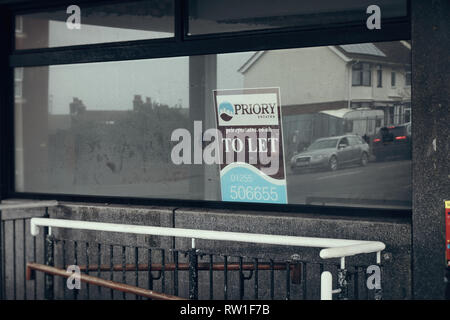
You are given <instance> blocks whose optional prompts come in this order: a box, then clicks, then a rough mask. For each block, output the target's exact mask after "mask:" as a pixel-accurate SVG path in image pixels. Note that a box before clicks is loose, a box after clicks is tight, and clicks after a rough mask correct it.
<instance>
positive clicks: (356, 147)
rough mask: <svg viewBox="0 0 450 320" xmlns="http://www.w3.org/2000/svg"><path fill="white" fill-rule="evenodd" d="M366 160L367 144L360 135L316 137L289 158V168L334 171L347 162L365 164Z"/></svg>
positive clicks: (367, 156) (367, 159) (367, 158)
mask: <svg viewBox="0 0 450 320" xmlns="http://www.w3.org/2000/svg"><path fill="white" fill-rule="evenodd" d="M368 162H369V145H368V144H367V143H366V142H365V141H364V140H363V139H362V138H361V137H360V136H357V135H344V136H339V137H328V138H321V139H317V140H316V141H314V142H313V143H312V144H311V145H310V146H309V147H308V148H306V150H304V151H302V152H300V153H298V154H296V155H294V156H293V157H292V158H291V169H292V171H294V172H298V171H301V170H302V169H312V168H323V169H329V170H332V171H335V170H337V169H338V168H340V167H341V166H344V165H347V164H354V163H359V164H360V165H362V166H365V165H367V163H368Z"/></svg>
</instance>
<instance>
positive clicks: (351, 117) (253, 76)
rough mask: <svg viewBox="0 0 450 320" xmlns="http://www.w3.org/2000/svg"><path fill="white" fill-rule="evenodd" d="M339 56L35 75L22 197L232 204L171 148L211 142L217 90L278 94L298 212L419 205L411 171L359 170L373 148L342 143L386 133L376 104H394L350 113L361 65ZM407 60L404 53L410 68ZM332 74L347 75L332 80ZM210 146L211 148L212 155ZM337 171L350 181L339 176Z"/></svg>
mask: <svg viewBox="0 0 450 320" xmlns="http://www.w3.org/2000/svg"><path fill="white" fill-rule="evenodd" d="M371 45H374V46H376V45H377V43H373V44H371ZM389 45H390V46H397V45H398V46H399V47H400V46H401V43H400V42H397V41H395V42H390V43H389ZM340 49H341V48H340V47H339V46H333V47H330V46H318V47H308V48H291V49H282V50H262V51H250V52H234V53H223V54H221V53H218V54H209V55H191V56H178V57H164V58H153V59H140V60H130V61H114V62H98V63H97V62H96V63H77V64H64V65H50V66H36V67H24V68H23V87H22V95H23V98H24V101H26V103H23V104H22V105H21V106H20V108H19V107H17V108H15V123H16V125H15V126H16V136H15V138H16V141H15V144H16V145H15V146H16V148H15V149H16V154H15V191H16V192H27V193H28V192H30V193H44V194H52V195H58V194H75V195H91V196H92V195H95V196H116V197H125V198H140V199H142V198H144V199H155V198H157V199H169V200H170V199H177V200H206V201H221V200H222V197H221V185H220V175H219V165H218V164H206V163H205V162H204V161H203V160H200V162H198V163H194V156H193V157H192V162H191V163H181V164H179V163H175V162H174V160H173V158H172V151H173V150H174V147H175V146H176V145H177V144H178V142H179V141H172V134H173V132H174V131H175V130H176V129H179V128H184V129H186V130H187V131H188V132H190V137H191V140H189V141H191V143H192V144H191V145H190V146H191V147H190V150H189V151H188V150H187V149H186V150H185V151H186V152H190V151H192V155H194V152H195V150H194V146H193V144H194V141H195V139H197V138H195V137H196V130H198V127H197V129H196V127H195V124H194V122H195V121H201V128H200V129H199V130H201V132H205V131H206V130H207V129H212V128H215V127H216V123H215V121H214V119H215V105H214V102H213V101H214V98H213V90H216V89H220V90H224V89H236V88H241V89H242V90H254V89H255V88H279V90H280V97H281V113H282V122H283V132H282V134H283V138H284V142H285V144H284V147H283V160H284V161H283V163H282V164H281V165H283V166H284V167H285V174H286V181H287V199H288V203H289V204H300V205H301V204H317V203H320V204H325V205H334V206H335V205H339V206H355V205H357V206H363V207H364V206H366V205H370V206H378V207H390V208H392V207H394V208H398V207H399V206H400V207H403V208H404V207H408V206H410V203H411V193H410V190H408V189H407V188H403V187H402V188H398V187H397V186H400V185H401V186H405V185H406V186H408V185H411V174H410V172H411V163H410V161H402V162H392V165H389V166H385V167H383V169H382V170H380V168H379V167H380V166H379V164H377V163H373V162H370V163H369V164H368V165H367V166H364V167H359V165H360V163H361V156H362V153H363V152H366V153H368V154H370V152H371V150H370V149H364V148H366V145H365V144H358V145H357V148H356V147H355V148H349V147H346V148H344V147H343V146H342V147H341V148H340V147H339V145H338V144H337V143H338V141H339V140H340V139H341V138H342V136H345V135H355V136H359V137H365V138H364V139H367V138H368V137H372V136H374V135H375V134H377V132H376V130H378V127H379V126H380V123H379V121H380V119H381V118H383V117H384V112H385V111H383V110H381V109H380V110H376V109H374V108H373V107H372V104H377V105H379V104H380V103H386V100H388V99H390V98H389V97H388V96H386V97H380V101H378V102H377V101H374V102H370V103H369V102H360V103H359V105H358V106H360V107H362V108H359V109H351V108H350V109H349V108H348V102H347V101H346V99H347V97H348V92H349V90H348V89H349V86H351V84H352V83H349V81H350V79H349V77H348V72H349V71H350V70H351V69H350V68H351V64H348V63H347V62H346V61H345V60H344V59H340V58H339V59H337V56H336V50H340ZM348 59H353V57H352V56H351V55H350V54H348ZM383 59H385V60H388V59H390V57H389V56H386V57H383ZM396 59H398V57H396ZM408 59H409V55H406V54H405V61H404V63H405V64H409V63H410V61H409V60H408ZM346 68H348V69H346ZM358 68H359V69H358ZM20 69H21V68H16V70H17V71H16V73H17V74H20V73H21V71H19V70H20ZM330 69H333V70H336V71H334V73H333V77H332V78H330ZM356 70H357V71H358V72H357V74H358V75H360V78H359V79H360V80H361V83H363V84H364V83H369V84H370V65H369V64H367V63H362V64H359V66H357V68H356V69H353V70H352V71H353V72H356ZM365 73H367V75H364V74H365ZM268 75H270V76H268ZM354 80H355V78H353V79H352V80H351V81H352V82H353V81H354ZM367 81H369V82H367ZM324 83H326V85H324ZM17 90H18V89H17ZM16 93H17V94H18V93H19V92H16ZM49 97H51V99H50V98H49ZM358 98H360V99H366V100H369V99H372V97H371V96H367V97H361V96H359V97H358ZM405 98H407V97H405ZM374 122H376V125H375V127H377V128H375V127H374V125H373V123H374ZM291 137H295V139H293V138H291ZM344 138H345V137H344ZM355 139H356V138H355ZM358 139H359V138H358ZM344 140H346V139H344ZM352 140H353V139H351V140H350V141H352ZM208 145H209V142H208V141H203V143H202V145H201V148H206V147H207V146H208ZM202 150H203V149H202ZM350 150H353V151H351V152H350ZM333 156H335V157H336V160H337V162H336V165H337V167H336V168H335V167H333V166H332V165H331V163H334V162H333V161H334V159H335V158H333ZM333 165H334V164H333ZM336 169H337V170H339V169H345V170H346V171H345V172H346V173H345V174H335V173H333V172H332V170H336ZM393 173H395V174H393Z"/></svg>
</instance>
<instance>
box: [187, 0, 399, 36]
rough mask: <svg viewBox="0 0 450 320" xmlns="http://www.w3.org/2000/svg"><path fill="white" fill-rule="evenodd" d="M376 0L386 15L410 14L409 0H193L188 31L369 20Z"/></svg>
mask: <svg viewBox="0 0 450 320" xmlns="http://www.w3.org/2000/svg"><path fill="white" fill-rule="evenodd" d="M372 4H376V5H377V6H379V7H380V10H381V17H382V19H385V18H393V17H404V16H406V15H407V5H406V0H379V1H376V3H374V1H371V0H340V1H336V0H316V1H299V0H281V1H273V0H227V1H223V0H189V32H188V34H190V35H197V34H208V33H222V32H233V31H248V30H260V29H273V28H282V27H304V26H312V27H314V26H324V25H328V24H335V23H350V22H356V23H365V22H366V19H367V18H368V17H369V15H368V14H367V13H366V10H367V7H368V6H370V5H372ZM236 8H239V9H238V10H236Z"/></svg>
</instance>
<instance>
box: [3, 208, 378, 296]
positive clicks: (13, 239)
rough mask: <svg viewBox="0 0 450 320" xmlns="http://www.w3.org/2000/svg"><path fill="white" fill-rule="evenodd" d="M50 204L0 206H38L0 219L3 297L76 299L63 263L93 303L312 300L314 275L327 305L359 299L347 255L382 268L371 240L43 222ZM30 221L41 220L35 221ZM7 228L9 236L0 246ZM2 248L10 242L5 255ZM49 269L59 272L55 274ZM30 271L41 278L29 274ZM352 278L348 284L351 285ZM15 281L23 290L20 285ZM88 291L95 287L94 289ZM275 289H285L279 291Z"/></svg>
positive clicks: (358, 270)
mask: <svg viewBox="0 0 450 320" xmlns="http://www.w3.org/2000/svg"><path fill="white" fill-rule="evenodd" d="M57 205H58V204H57V202H38V203H26V204H11V205H9V204H8V205H0V218H2V210H10V209H23V208H27V209H30V208H45V213H43V214H42V213H41V214H36V213H35V214H33V215H30V214H27V213H24V212H17V214H15V215H13V214H11V212H8V213H9V214H7V215H6V216H3V219H0V253H1V254H0V258H1V261H0V262H1V263H0V268H1V269H0V271H1V272H0V286H1V290H0V294H1V298H2V299H6V298H10V299H17V298H19V299H20V298H23V299H29V298H34V299H36V298H37V297H40V296H43V297H44V298H46V299H54V298H61V299H67V298H69V299H70V298H73V299H78V298H80V296H79V295H80V292H81V291H80V290H76V289H75V290H72V296H68V294H67V289H66V286H67V283H66V278H68V277H70V275H71V273H68V272H67V271H66V268H67V267H68V266H69V265H77V266H79V269H80V271H81V272H82V275H81V277H80V280H81V282H82V283H83V285H84V288H85V289H87V290H83V295H84V296H83V297H81V298H83V299H90V298H95V297H97V298H98V297H107V298H110V299H115V298H122V299H126V298H130V294H134V295H135V297H136V299H138V298H142V297H146V298H149V299H179V298H180V297H182V296H184V297H186V298H189V299H199V298H200V299H214V298H220V299H261V298H262V299H291V298H294V299H298V298H301V299H308V296H309V297H311V296H316V297H317V295H316V294H315V293H314V292H309V290H311V289H312V290H311V291H315V288H316V287H317V286H315V287H314V286H310V283H311V280H312V279H317V277H316V276H315V274H316V273H318V274H319V275H320V276H319V279H321V280H322V281H321V285H320V287H321V292H320V297H321V298H322V299H331V298H332V296H333V294H336V293H337V294H338V298H339V299H348V298H354V299H361V298H363V296H364V295H363V290H364V287H365V286H364V285H365V283H364V285H363V286H361V283H360V280H362V279H363V277H361V275H365V274H366V273H365V268H366V267H367V266H363V265H358V266H346V257H349V256H352V255H358V254H363V253H376V263H377V264H378V265H380V267H381V255H380V252H381V251H382V250H383V249H384V248H385V245H384V244H383V243H381V242H378V241H359V240H344V239H329V238H313V237H293V236H284V235H263V234H253V233H237V232H223V231H210V230H197V229H181V228H163V227H151V226H138V225H123V224H113V223H103V222H87V221H78V220H62V219H50V218H48V208H49V207H54V206H57ZM36 215H37V216H41V217H38V218H37V217H36ZM42 216H43V218H42ZM6 224H8V228H7V230H9V236H8V239H7V240H8V241H6V242H5V232H4V231H5V225H6ZM28 227H29V229H28ZM40 227H43V229H44V232H43V233H41V234H40V235H39V229H40ZM55 228H58V229H59V228H62V229H72V230H85V231H87V230H92V231H94V230H95V231H103V232H114V233H122V234H142V235H152V236H154V235H158V236H167V237H179V238H188V239H191V241H190V246H189V247H190V249H186V250H179V249H164V248H155V247H148V246H135V245H131V246H130V245H123V244H117V243H116V244H111V243H99V242H95V243H92V242H89V241H84V240H74V238H70V239H57V238H56V237H55V232H52V230H53V229H55ZM28 230H31V234H32V236H33V237H27V234H28V232H27V231H28ZM2 231H3V232H2ZM16 231H20V232H16ZM20 233H21V234H20ZM198 239H205V240H219V241H237V242H244V243H257V244H270V245H282V246H288V247H293V246H295V247H309V248H322V250H320V258H321V259H331V258H339V259H340V264H339V263H336V262H333V261H330V262H327V261H328V260H324V261H319V262H313V261H306V260H302V259H300V258H299V257H296V256H291V257H290V258H289V259H285V260H283V261H281V260H275V259H273V258H270V257H269V258H267V259H266V258H261V257H245V256H239V255H235V256H233V255H227V254H223V253H222V254H218V253H216V252H206V251H204V250H201V249H199V248H197V247H196V240H198ZM197 242H198V241H197ZM5 243H7V244H9V246H8V248H9V249H8V254H7V255H6V256H5ZM21 253H22V254H23V255H22V256H21ZM55 253H56V255H55ZM6 257H8V259H7V260H8V263H6V262H7V261H6V259H5V258H6ZM38 257H43V259H40V260H41V262H42V263H39V261H38V260H39V259H38ZM55 265H59V266H60V267H58V268H57V267H55ZM21 267H23V270H21ZM5 269H8V274H9V278H8V279H6V276H5ZM330 271H331V273H333V274H337V278H336V279H335V280H337V282H336V285H337V289H336V290H333V289H332V282H333V279H332V276H331V273H330ZM37 272H39V273H40V275H41V278H39V277H38V276H37V275H36V273H37ZM41 273H43V274H41ZM55 276H58V277H61V278H62V279H61V282H56V281H55V280H54V277H55ZM351 278H353V281H350V279H351ZM6 280H8V281H6ZM31 280H33V281H34V284H33V281H31ZM22 281H23V288H22V286H21V285H20V283H21V282H22ZM6 282H7V283H8V284H9V291H8V295H6V292H5V287H6ZM38 283H39V284H40V285H39V284H38ZM130 283H132V285H130ZM261 283H262V284H263V286H264V288H263V289H262V287H261ZM169 285H171V288H170V290H169V287H168V286H169ZM93 287H97V288H98V289H97V290H98V291H96V290H94V289H93ZM144 287H146V289H144ZM105 289H109V290H110V293H109V294H108V292H107V291H106V292H105ZM154 289H156V291H155V290H154ZM280 289H281V290H284V293H282V292H281V291H280ZM350 289H351V291H352V292H350ZM361 289H362V290H361ZM365 290H366V298H369V290H367V287H366V288H365ZM16 291H17V292H16ZM30 291H31V292H32V294H30ZM37 291H39V292H38V293H37ZM42 291H43V292H42ZM169 291H171V292H170V294H169ZM220 291H222V294H220ZM22 292H23V293H22ZM120 292H122V293H121V294H120ZM186 292H187V294H185V293H186ZM42 293H43V294H42ZM95 294H96V295H95ZM7 296H8V297H7ZM381 296H382V291H381V289H378V290H376V291H375V295H374V297H375V298H376V299H380V298H381Z"/></svg>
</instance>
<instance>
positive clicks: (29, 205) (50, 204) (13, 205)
mask: <svg viewBox="0 0 450 320" xmlns="http://www.w3.org/2000/svg"><path fill="white" fill-rule="evenodd" d="M57 205H58V201H54V200H51V201H37V202H24V203H11V204H0V210H10V209H36V208H49V207H56V206H57Z"/></svg>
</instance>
